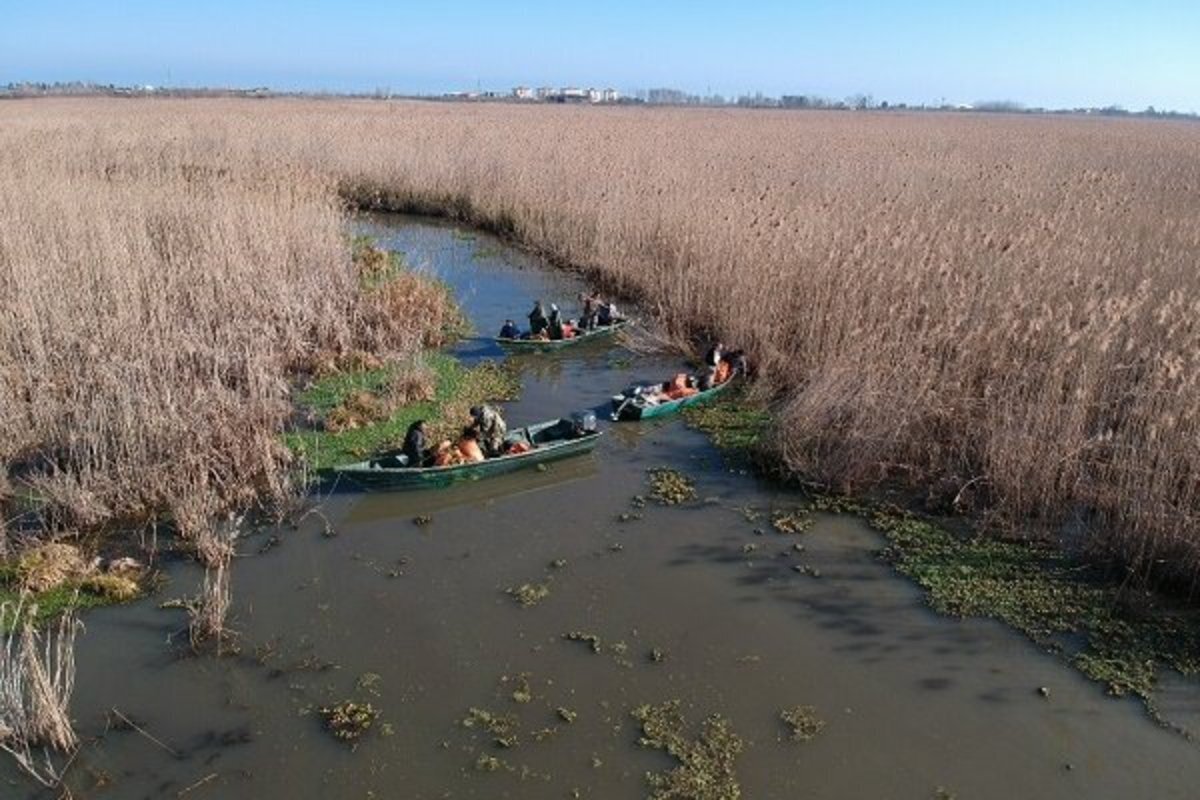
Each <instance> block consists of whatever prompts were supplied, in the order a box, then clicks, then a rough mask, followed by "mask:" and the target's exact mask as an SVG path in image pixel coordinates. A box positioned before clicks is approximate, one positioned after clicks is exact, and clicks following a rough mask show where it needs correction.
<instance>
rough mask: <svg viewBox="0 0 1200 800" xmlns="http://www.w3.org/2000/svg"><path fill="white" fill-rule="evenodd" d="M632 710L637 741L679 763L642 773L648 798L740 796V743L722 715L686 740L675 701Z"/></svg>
mask: <svg viewBox="0 0 1200 800" xmlns="http://www.w3.org/2000/svg"><path fill="white" fill-rule="evenodd" d="M632 714H633V718H634V719H636V720H637V721H638V722H639V723H641V727H642V736H641V738H639V739H638V744H640V745H642V746H643V747H651V748H654V749H656V750H663V751H665V752H666V753H667V754H668V755H670V756H671V757H672V758H674V759H675V760H676V761H678V762H679V766H677V767H675V768H674V769H672V770H670V771H667V772H656V773H655V772H651V773H647V774H646V781H647V783H648V784H649V785H650V790H651V793H650V800H684V799H685V798H687V800H738V798H740V797H741V796H742V789H741V786H740V785H739V784H738V781H737V776H736V775H735V774H734V762H735V761H736V760H737V757H738V754H740V753H741V752H742V748H743V744H742V740H741V738H740V737H739V736H738V735H737V734H736V733H734V732H733V730H732V729H731V728H730V726H729V722H728V720H726V719H725V718H724V717H721V716H720V715H717V714H714V715H712V716H710V717H708V718H707V719H706V720H704V722H703V724H702V725H701V726H700V731H699V735H698V736H696V737H695V738H691V737H689V736H688V725H687V720H686V719H684V716H683V713H682V712H681V711H680V703H679V701H678V700H669V701H667V702H665V703H661V704H659V705H653V706H652V705H643V706H638V707H637V708H635V709H634V710H633V712H632Z"/></svg>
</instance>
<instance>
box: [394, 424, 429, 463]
mask: <svg viewBox="0 0 1200 800" xmlns="http://www.w3.org/2000/svg"><path fill="white" fill-rule="evenodd" d="M401 452H403V453H404V456H405V458H407V459H408V466H410V467H427V466H429V464H430V463H431V462H432V461H433V449H432V448H431V447H430V446H429V437H428V433H427V431H426V428H425V420H423V419H419V420H417V421H416V422H414V423H413V424H412V425H409V426H408V432H407V433H405V434H404V447H403V449H402V451H401Z"/></svg>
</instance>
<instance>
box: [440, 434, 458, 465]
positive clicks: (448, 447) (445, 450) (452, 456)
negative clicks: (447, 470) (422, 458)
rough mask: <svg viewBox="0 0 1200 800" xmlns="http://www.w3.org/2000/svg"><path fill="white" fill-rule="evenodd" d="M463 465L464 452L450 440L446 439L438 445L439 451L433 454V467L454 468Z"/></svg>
mask: <svg viewBox="0 0 1200 800" xmlns="http://www.w3.org/2000/svg"><path fill="white" fill-rule="evenodd" d="M461 463H463V455H462V451H461V450H459V449H458V448H457V447H455V446H454V445H452V444H450V440H449V439H445V440H443V441H442V442H440V443H439V444H438V446H437V450H435V451H434V454H433V465H434V466H435V467H453V466H455V465H456V464H461Z"/></svg>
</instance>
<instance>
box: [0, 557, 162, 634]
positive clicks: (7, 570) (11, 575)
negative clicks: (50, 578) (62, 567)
mask: <svg viewBox="0 0 1200 800" xmlns="http://www.w3.org/2000/svg"><path fill="white" fill-rule="evenodd" d="M22 595H24V597H23V598H22ZM141 595H142V588H141V586H140V585H139V584H138V583H137V582H136V581H134V580H132V579H130V578H126V577H123V576H118V575H109V574H104V573H98V574H94V575H88V576H84V577H77V578H70V579H68V580H65V581H63V582H62V583H60V584H58V585H57V586H54V587H52V588H49V589H45V590H43V591H40V592H35V591H29V590H26V589H22V579H21V569H20V567H19V565H18V564H14V563H0V606H2V605H5V604H7V605H8V606H9V608H10V611H9V613H6V614H3V615H0V633H8V632H9V631H11V630H12V629H13V626H14V624H15V623H16V622H17V619H16V616H15V614H14V613H13V612H15V610H16V607H17V604H18V603H20V604H21V607H22V613H23V614H27V615H29V616H30V617H32V619H33V623H34V624H35V625H37V626H39V627H40V626H41V625H43V624H45V623H47V622H50V621H52V620H55V619H57V618H58V617H59V616H60V615H62V614H63V613H65V612H67V611H70V610H76V611H82V610H84V609H88V608H98V607H100V606H111V605H116V604H118V603H124V602H128V601H130V600H133V599H135V598H137V597H140V596H141Z"/></svg>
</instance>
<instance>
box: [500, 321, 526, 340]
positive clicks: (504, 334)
mask: <svg viewBox="0 0 1200 800" xmlns="http://www.w3.org/2000/svg"><path fill="white" fill-rule="evenodd" d="M500 338H501V339H520V338H521V330H520V328H518V327H517V323H515V322H513V321H512V320H511V319H506V320H504V327H503V328H501V329H500Z"/></svg>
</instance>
